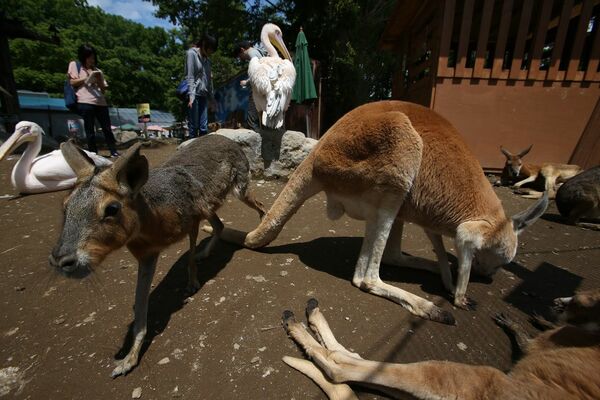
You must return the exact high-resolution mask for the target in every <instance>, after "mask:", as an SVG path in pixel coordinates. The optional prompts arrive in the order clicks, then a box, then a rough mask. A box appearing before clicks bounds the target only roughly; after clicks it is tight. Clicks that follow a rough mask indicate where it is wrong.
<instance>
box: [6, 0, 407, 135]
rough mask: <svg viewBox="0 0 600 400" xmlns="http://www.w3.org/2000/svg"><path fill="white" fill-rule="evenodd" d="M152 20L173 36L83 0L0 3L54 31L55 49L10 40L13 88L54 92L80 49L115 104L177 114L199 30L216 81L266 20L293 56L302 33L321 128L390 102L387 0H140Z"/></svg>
mask: <svg viewBox="0 0 600 400" xmlns="http://www.w3.org/2000/svg"><path fill="white" fill-rule="evenodd" d="M147 1H151V2H152V3H153V4H154V5H156V6H158V11H157V14H156V16H158V17H162V18H166V19H168V20H170V21H171V22H172V23H174V24H177V25H178V26H179V27H181V29H179V30H172V31H170V32H167V31H165V30H164V29H162V28H145V27H143V26H142V25H140V24H137V23H134V22H131V21H128V20H126V19H124V18H122V17H118V16H114V15H109V14H106V13H104V12H103V11H102V10H100V9H99V8H97V7H89V6H88V5H87V3H86V1H85V0H76V1H72V0H0V6H1V7H0V8H1V9H3V10H7V14H8V16H9V17H13V18H18V19H21V20H22V21H24V22H25V23H26V25H27V26H28V27H30V28H31V29H34V30H40V31H44V32H47V30H48V28H49V27H50V26H51V25H55V26H57V27H59V29H60V38H61V45H60V46H51V45H48V44H44V43H36V42H31V41H26V40H19V39H15V40H12V41H11V53H12V56H13V66H14V67H15V77H16V80H17V85H18V87H19V88H21V89H32V90H41V91H48V92H50V93H52V94H55V95H57V96H58V95H60V94H61V92H62V83H63V80H64V79H65V72H66V66H67V63H68V61H70V60H72V59H74V57H75V55H76V50H77V47H78V46H79V45H80V44H81V43H83V42H89V43H91V44H92V45H94V46H95V47H96V48H97V49H98V52H99V58H100V68H101V69H102V70H103V71H104V72H105V74H106V76H107V80H108V81H109V84H110V92H109V96H110V100H111V102H112V104H114V105H116V106H133V105H135V104H136V103H139V102H150V103H151V105H152V107H153V108H162V109H167V110H170V111H172V112H174V113H176V115H181V111H182V108H181V103H180V101H179V100H177V98H176V97H175V87H176V86H177V83H178V82H179V80H180V79H181V77H182V74H183V59H184V50H185V48H186V47H187V44H189V43H192V42H194V41H196V40H198V39H199V38H200V37H201V36H202V34H203V33H204V32H211V33H212V34H214V35H216V36H217V38H218V39H219V49H218V51H217V52H216V53H215V54H214V55H213V56H212V63H213V79H214V81H215V84H216V85H218V84H219V83H220V82H224V81H226V80H227V79H228V78H230V77H231V76H233V75H235V74H236V73H238V72H239V71H240V70H242V69H244V68H245V67H246V65H245V64H242V63H239V62H237V61H236V60H233V59H232V58H231V56H230V54H231V52H232V50H233V46H234V43H235V42H237V41H239V40H242V39H247V40H251V41H258V40H259V35H260V29H261V27H262V25H263V24H264V23H266V22H274V23H276V24H277V25H279V26H280V27H281V28H282V30H283V32H284V38H285V39H286V43H287V45H288V48H289V49H290V50H292V51H293V49H294V43H295V39H296V35H297V33H298V31H299V29H300V27H303V29H304V32H305V34H306V37H307V39H308V42H309V53H310V55H311V57H312V58H313V59H316V60H318V61H320V63H321V73H322V77H323V81H322V94H323V100H324V109H325V114H324V116H325V121H324V122H325V124H324V125H325V127H328V126H330V125H331V124H332V123H333V122H335V121H336V120H337V119H338V118H339V117H340V116H341V115H343V114H344V113H346V112H347V111H349V110H350V109H352V108H354V107H356V106H357V105H360V104H363V103H366V102H368V101H374V100H379V99H384V98H388V97H389V96H390V94H391V87H392V84H391V79H392V75H393V72H394V70H395V69H396V65H395V61H394V60H395V58H394V57H393V55H392V54H387V53H383V52H381V51H379V50H378V49H377V43H378V41H379V38H380V36H381V34H382V32H383V30H384V28H385V24H386V21H387V18H388V17H389V15H390V12H391V10H392V7H393V5H394V4H395V2H396V1H395V0H327V1H322V0H268V1H267V0H246V1H244V0H147Z"/></svg>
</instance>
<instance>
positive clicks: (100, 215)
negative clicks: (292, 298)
mask: <svg viewBox="0 0 600 400" xmlns="http://www.w3.org/2000/svg"><path fill="white" fill-rule="evenodd" d="M61 150H62V152H63V154H64V156H65V159H66V160H67V162H68V163H69V165H70V166H71V168H72V169H73V170H74V171H75V173H76V174H77V179H78V182H77V184H76V186H75V188H74V189H73V191H72V192H71V194H70V195H69V196H68V197H67V198H66V199H65V202H64V205H65V206H64V212H65V217H64V225H63V229H62V233H61V235H60V238H59V240H58V243H57V244H56V246H55V247H54V249H53V250H52V254H51V255H50V264H51V265H52V266H54V267H56V268H57V269H58V270H59V271H61V272H64V273H65V274H67V275H69V276H75V277H82V276H85V275H87V274H88V273H89V272H90V271H91V270H92V269H93V268H94V267H96V266H98V265H99V264H100V263H101V262H102V260H104V258H105V257H106V256H107V255H108V254H109V253H111V252H112V251H114V250H116V249H118V248H120V247H121V246H123V245H127V248H128V249H129V251H131V254H133V255H134V257H135V258H136V259H137V260H138V263H139V265H138V278H137V287H136V291H135V321H134V326H133V336H134V338H135V342H134V344H133V346H132V348H131V350H130V352H129V354H127V356H126V357H125V358H124V359H123V360H119V361H118V362H117V366H116V368H115V369H114V371H113V372H112V376H113V377H115V376H118V375H122V374H126V373H127V372H129V371H130V370H131V369H132V368H133V367H134V366H135V365H136V364H137V362H138V356H139V352H140V348H141V345H142V341H143V340H144V336H145V335H146V319H147V311H148V295H149V293H150V284H151V283H152V278H153V276H154V271H155V269H156V261H157V259H158V255H159V253H160V252H161V251H162V250H163V249H165V248H166V247H167V246H169V245H171V244H173V243H175V242H177V241H179V240H180V239H182V238H183V237H185V236H188V237H189V241H190V251H189V254H188V276H189V281H188V289H187V290H188V291H189V292H195V291H196V290H198V289H199V287H200V283H199V281H198V276H197V266H196V264H195V261H194V253H195V247H196V238H197V236H198V229H199V223H200V221H201V220H202V219H208V221H209V222H210V224H211V225H212V227H213V228H214V230H215V232H216V233H217V234H216V235H215V236H214V237H213V238H212V239H211V240H210V242H209V243H208V245H207V246H206V247H205V248H204V249H203V250H202V252H201V253H200V254H199V257H201V258H203V257H207V256H208V255H209V254H210V252H211V250H212V249H213V247H214V246H215V244H216V242H217V240H218V236H219V235H218V234H219V232H220V231H221V230H222V229H223V223H222V222H221V221H220V220H219V217H218V216H217V214H216V211H217V210H218V209H219V207H220V206H221V204H222V203H223V201H224V200H225V197H226V196H227V194H228V193H229V192H230V191H232V190H233V193H234V194H235V195H236V196H237V197H238V198H239V199H240V200H242V201H243V202H244V203H246V204H247V205H248V206H250V207H252V208H253V209H255V210H256V211H258V213H259V215H260V216H261V217H262V216H263V214H264V211H263V207H262V205H261V204H260V203H259V202H258V201H256V200H255V198H254V196H253V195H252V194H251V193H250V192H249V190H248V183H249V174H250V170H249V165H248V159H247V158H246V156H245V155H244V153H243V152H242V150H241V148H240V147H239V146H238V145H237V144H236V143H235V142H233V141H231V140H229V139H227V138H225V137H223V136H218V135H208V136H206V137H203V138H200V139H197V140H195V141H194V143H191V144H190V145H189V146H187V147H185V148H184V149H181V150H179V151H177V152H176V153H175V154H174V155H173V156H172V157H171V158H170V159H169V160H168V161H167V162H165V163H164V164H163V165H162V166H161V167H158V168H155V169H152V170H150V171H148V161H147V160H146V158H145V157H144V156H142V155H140V144H139V143H138V144H135V145H134V146H132V147H131V148H130V149H129V150H128V151H127V152H126V153H125V154H123V155H122V156H121V157H120V158H118V159H117V160H116V161H115V163H114V164H113V165H112V166H111V167H110V168H106V169H98V168H95V167H94V165H93V164H92V163H91V161H90V159H89V158H87V157H86V156H85V153H83V152H82V151H81V150H80V149H78V148H77V147H76V146H75V145H74V144H73V143H71V142H67V143H64V144H63V145H62V146H61Z"/></svg>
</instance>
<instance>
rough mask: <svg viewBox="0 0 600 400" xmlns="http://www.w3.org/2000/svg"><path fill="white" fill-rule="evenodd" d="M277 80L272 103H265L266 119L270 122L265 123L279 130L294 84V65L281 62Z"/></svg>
mask: <svg viewBox="0 0 600 400" xmlns="http://www.w3.org/2000/svg"><path fill="white" fill-rule="evenodd" d="M277 69H278V71H277V72H278V78H277V81H276V82H275V84H274V89H275V93H276V95H275V96H273V100H274V101H273V103H272V104H270V103H267V112H266V114H267V117H268V119H269V120H270V121H268V122H267V126H269V124H270V125H271V127H274V128H277V129H279V128H281V127H282V126H283V121H284V119H285V111H286V110H287V108H288V106H289V105H290V101H291V99H292V90H293V89H294V82H296V69H295V68H294V64H292V63H291V62H290V61H288V60H281V63H280V64H279V65H278V67H277Z"/></svg>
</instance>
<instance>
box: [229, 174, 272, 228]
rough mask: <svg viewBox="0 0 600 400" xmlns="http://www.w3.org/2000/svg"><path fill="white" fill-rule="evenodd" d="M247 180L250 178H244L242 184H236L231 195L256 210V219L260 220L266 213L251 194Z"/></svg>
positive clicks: (263, 207)
mask: <svg viewBox="0 0 600 400" xmlns="http://www.w3.org/2000/svg"><path fill="white" fill-rule="evenodd" d="M249 180H250V178H246V179H245V180H244V182H239V183H237V184H236V187H235V189H234V191H233V193H234V195H235V197H237V198H238V199H240V200H241V201H242V202H243V203H244V204H246V205H247V206H248V207H250V208H252V209H254V210H256V212H258V217H259V218H260V219H262V217H263V216H264V215H265V213H266V211H265V206H264V205H263V204H262V203H261V202H260V201H258V200H257V199H256V197H255V196H254V193H252V191H251V190H250V188H249V187H248V184H249Z"/></svg>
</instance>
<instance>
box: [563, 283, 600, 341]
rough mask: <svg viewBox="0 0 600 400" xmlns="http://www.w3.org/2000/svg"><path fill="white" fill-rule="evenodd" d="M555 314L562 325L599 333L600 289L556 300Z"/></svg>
mask: <svg viewBox="0 0 600 400" xmlns="http://www.w3.org/2000/svg"><path fill="white" fill-rule="evenodd" d="M554 312H555V313H556V314H557V316H558V319H559V321H560V322H562V323H565V324H569V325H575V326H578V327H580V328H583V329H586V330H589V331H593V332H597V331H599V330H600V289H592V290H585V291H581V292H577V293H576V294H575V296H572V297H560V298H558V299H554Z"/></svg>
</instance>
